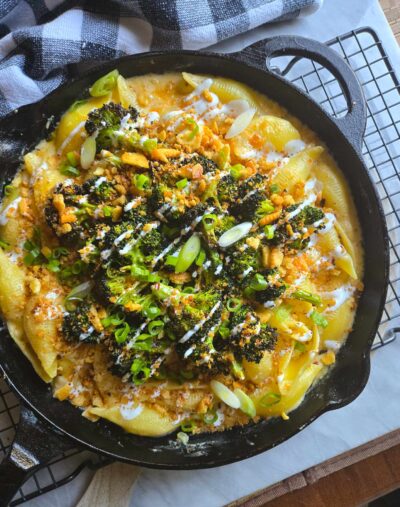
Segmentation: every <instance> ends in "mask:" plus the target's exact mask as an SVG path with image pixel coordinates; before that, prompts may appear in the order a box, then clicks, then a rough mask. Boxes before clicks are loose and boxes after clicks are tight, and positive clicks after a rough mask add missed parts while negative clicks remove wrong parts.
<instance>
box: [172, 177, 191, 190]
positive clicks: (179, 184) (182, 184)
mask: <svg viewBox="0 0 400 507" xmlns="http://www.w3.org/2000/svg"><path fill="white" fill-rule="evenodd" d="M175 184H176V186H177V188H179V190H182V189H184V188H185V187H186V185H187V184H188V179H187V178H183V179H182V180H179V181H177V182H176V183H175Z"/></svg>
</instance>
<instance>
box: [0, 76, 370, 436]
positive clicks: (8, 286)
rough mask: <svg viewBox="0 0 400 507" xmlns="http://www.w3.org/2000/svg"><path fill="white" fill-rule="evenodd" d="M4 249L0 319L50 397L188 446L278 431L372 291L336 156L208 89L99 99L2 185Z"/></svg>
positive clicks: (164, 81) (101, 90) (185, 82)
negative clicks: (195, 438)
mask: <svg viewBox="0 0 400 507" xmlns="http://www.w3.org/2000/svg"><path fill="white" fill-rule="evenodd" d="M0 247H1V248H0V308H1V312H2V315H3V317H4V320H5V321H6V323H7V326H8V329H9V332H10V334H11V336H12V337H13V339H14V340H15V342H16V343H17V344H18V346H19V347H20V349H21V351H22V352H23V353H24V354H25V355H26V357H27V358H28V359H29V360H30V362H31V363H32V365H33V367H34V368H35V370H36V372H37V373H38V375H40V377H41V378H42V379H43V380H44V381H45V382H48V383H51V385H52V388H53V392H54V396H55V397H56V398H58V399H59V400H69V402H70V403H72V404H73V405H75V406H76V407H79V408H80V409H81V410H82V415H83V416H84V417H86V418H88V419H90V420H93V421H96V420H98V419H99V418H104V419H107V420H109V421H111V422H113V423H115V424H117V425H119V426H121V427H122V428H124V429H125V430H126V431H128V432H131V433H135V434H139V435H145V436H161V435H165V434H167V433H170V432H172V431H174V430H179V431H180V433H178V435H179V436H180V437H179V438H180V439H181V440H182V441H183V442H185V441H187V438H188V437H187V434H189V433H198V432H203V431H217V430H225V429H227V428H230V427H232V426H235V425H244V424H247V423H249V422H252V421H253V422H257V421H258V420H260V419H262V418H270V417H281V418H282V419H283V420H282V424H285V422H284V420H286V419H288V418H289V417H290V411H291V410H293V409H294V408H296V407H297V406H298V405H299V404H300V403H301V401H302V399H303V398H304V396H305V394H306V392H307V391H308V389H309V388H310V387H311V386H312V384H313V383H314V382H316V381H318V379H319V378H320V377H321V375H323V374H324V372H325V371H326V370H327V368H328V367H329V365H332V364H333V363H334V362H335V360H336V353H337V351H338V350H339V348H340V346H341V344H342V343H343V342H344V341H345V339H346V337H347V335H348V333H349V332H350V330H351V327H352V323H353V318H354V313H355V309H356V305H357V297H358V294H359V292H360V291H361V290H362V282H361V279H362V270H363V265H362V248H361V241H360V232H359V225H358V221H357V215H356V212H355V209H354V205H353V202H352V200H351V196H350V193H349V191H348V188H347V186H346V182H345V180H344V178H343V176H342V174H341V172H340V171H339V170H338V168H337V167H336V165H335V162H334V160H333V159H332V157H331V156H330V155H329V153H328V152H327V149H326V147H324V145H323V144H322V143H321V142H320V141H319V140H318V138H317V137H316V135H315V134H314V133H313V132H311V131H310V130H309V129H308V128H307V127H305V126H304V125H302V124H301V123H300V122H299V121H298V120H296V119H295V118H293V117H291V116H290V115H289V114H288V113H287V112H286V110H285V109H283V108H282V107H281V106H280V105H278V104H276V103H275V102H273V101H271V100H269V99H268V98H267V97H265V96H263V95H261V94H260V93H258V92H255V91H254V90H252V89H250V88H248V87H247V86H245V85H243V84H241V83H238V82H235V81H233V80H230V79H226V78H220V77H214V76H205V75H201V76H200V75H193V74H188V73H183V74H178V73H169V74H163V75H155V74H151V75H146V76H140V77H134V78H130V79H124V77H123V76H121V75H120V74H119V73H118V71H116V70H115V71H112V72H110V73H109V74H107V75H106V76H103V77H102V78H100V79H99V80H98V81H96V82H95V83H94V84H93V86H92V87H91V88H90V89H89V93H88V94H87V96H86V98H84V99H82V100H77V101H76V102H75V103H73V104H72V105H71V106H70V107H69V109H68V110H67V111H66V112H65V114H64V115H63V116H62V117H61V120H60V121H59V123H58V125H57V127H56V129H55V130H54V132H52V134H51V135H50V137H49V138H48V139H46V140H43V141H41V142H40V143H39V144H38V145H37V146H36V148H35V149H34V150H33V151H31V152H30V153H28V154H26V155H25V156H24V157H23V163H22V165H21V168H20V170H19V172H18V173H17V175H16V176H15V178H14V179H13V181H11V182H10V183H9V184H8V185H6V186H5V188H4V197H3V201H2V208H1V213H0Z"/></svg>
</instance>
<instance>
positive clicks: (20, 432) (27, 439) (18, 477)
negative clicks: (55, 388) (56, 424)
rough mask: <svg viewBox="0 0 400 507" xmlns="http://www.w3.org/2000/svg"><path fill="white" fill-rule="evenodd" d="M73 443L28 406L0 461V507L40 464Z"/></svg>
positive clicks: (23, 411)
mask: <svg viewBox="0 0 400 507" xmlns="http://www.w3.org/2000/svg"><path fill="white" fill-rule="evenodd" d="M72 448H73V444H72V443H71V442H69V441H67V440H64V439H63V438H62V437H58V436H57V435H55V434H54V431H51V430H50V429H49V428H48V427H47V426H46V424H45V423H44V422H42V421H40V420H39V419H38V418H37V417H36V416H35V415H34V414H33V412H31V411H30V410H29V409H28V408H26V407H25V406H24V405H21V415H20V420H19V424H18V429H17V433H16V435H15V438H14V442H13V443H12V445H11V449H10V450H9V452H8V454H7V456H6V457H5V458H4V459H3V461H2V463H1V464H0V507H6V506H7V505H9V503H10V502H11V500H12V499H13V497H14V496H15V495H16V493H17V491H18V489H19V488H20V487H21V486H22V485H23V483H24V482H25V481H26V480H27V479H28V478H29V476H30V475H32V474H33V473H34V472H35V471H36V470H37V469H38V468H39V467H40V466H43V464H45V463H46V462H48V461H49V460H50V459H51V458H54V457H56V456H58V455H60V454H61V453H62V452H64V451H66V450H68V449H72Z"/></svg>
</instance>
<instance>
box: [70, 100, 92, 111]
mask: <svg viewBox="0 0 400 507" xmlns="http://www.w3.org/2000/svg"><path fill="white" fill-rule="evenodd" d="M87 101H88V99H82V100H75V102H73V103H72V104H71V105H70V107H69V109H68V111H76V110H77V109H78V107H81V106H83V104H86V102H87Z"/></svg>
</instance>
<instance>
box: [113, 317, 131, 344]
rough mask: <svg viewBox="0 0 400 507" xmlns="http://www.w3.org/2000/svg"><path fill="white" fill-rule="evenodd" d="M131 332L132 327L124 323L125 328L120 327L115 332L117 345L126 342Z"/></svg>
mask: <svg viewBox="0 0 400 507" xmlns="http://www.w3.org/2000/svg"><path fill="white" fill-rule="evenodd" d="M130 330H131V326H130V325H129V324H128V323H127V322H124V325H123V327H119V328H118V329H116V330H115V331H114V336H115V341H116V342H117V343H124V342H126V340H127V338H128V335H129V331H130Z"/></svg>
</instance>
